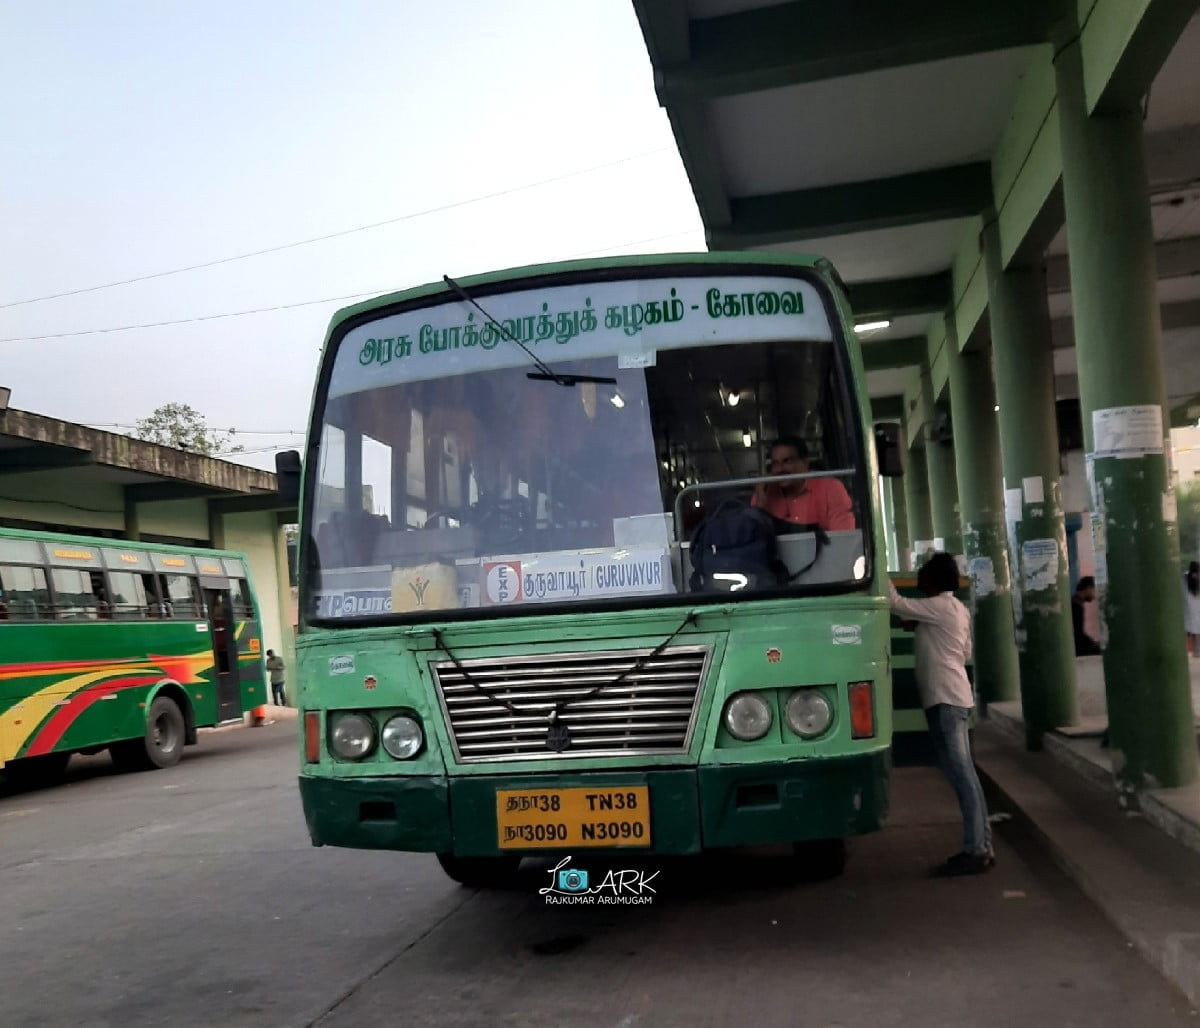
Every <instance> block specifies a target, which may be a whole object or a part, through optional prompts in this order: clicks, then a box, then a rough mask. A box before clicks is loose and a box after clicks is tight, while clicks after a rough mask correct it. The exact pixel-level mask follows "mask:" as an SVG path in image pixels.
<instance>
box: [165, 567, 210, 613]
mask: <svg viewBox="0 0 1200 1028" xmlns="http://www.w3.org/2000/svg"><path fill="white" fill-rule="evenodd" d="M162 578H163V581H164V583H165V584H166V597H167V604H166V605H167V614H166V616H167V617H177V618H188V619H194V618H198V617H203V616H205V614H207V610H206V609H205V607H204V604H203V603H202V602H201V600H200V584H199V583H198V582H197V581H196V580H195V579H194V578H192V577H191V576H190V575H163V576H162Z"/></svg>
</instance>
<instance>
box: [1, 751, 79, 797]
mask: <svg viewBox="0 0 1200 1028" xmlns="http://www.w3.org/2000/svg"><path fill="white" fill-rule="evenodd" d="M70 759H71V754H69V753H46V754H43V755H42V756H40V757H25V758H24V759H23V760H14V761H12V762H10V763H8V764H5V765H4V770H3V772H0V774H3V775H4V777H5V778H6V779H8V784H9V785H11V786H12V787H13V788H14V789H38V788H41V787H42V786H46V785H53V784H54V783H55V782H57V781H58V780H59V779H60V778H62V776H63V772H64V771H66V769H67V762H68V761H69V760H70Z"/></svg>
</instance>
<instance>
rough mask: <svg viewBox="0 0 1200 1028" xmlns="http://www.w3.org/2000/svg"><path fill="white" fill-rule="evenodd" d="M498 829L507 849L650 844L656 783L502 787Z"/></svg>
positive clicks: (625, 846)
mask: <svg viewBox="0 0 1200 1028" xmlns="http://www.w3.org/2000/svg"><path fill="white" fill-rule="evenodd" d="M496 834H497V836H498V839H497V841H498V843H499V846H500V849H502V850H525V849H562V848H566V847H572V848H578V847H586V846H603V847H605V848H614V847H620V848H631V847H646V846H649V845H650V787H649V786H646V785H618V786H612V787H604V788H590V787H585V788H577V789H499V790H497V792H496Z"/></svg>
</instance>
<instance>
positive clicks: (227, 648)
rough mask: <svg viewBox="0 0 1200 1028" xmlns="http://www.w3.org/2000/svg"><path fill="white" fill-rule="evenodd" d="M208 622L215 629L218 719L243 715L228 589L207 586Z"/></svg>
mask: <svg viewBox="0 0 1200 1028" xmlns="http://www.w3.org/2000/svg"><path fill="white" fill-rule="evenodd" d="M204 602H205V604H206V605H207V606H208V624H209V628H210V629H211V631H212V643H213V668H214V670H215V671H216V676H217V720H218V721H232V720H234V719H235V718H239V717H241V716H242V687H241V682H240V680H239V676H238V657H237V640H236V639H235V638H234V626H233V618H232V616H231V609H232V608H231V606H230V603H229V591H228V590H226V589H205V590H204Z"/></svg>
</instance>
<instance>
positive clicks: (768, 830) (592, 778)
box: [300, 750, 890, 856]
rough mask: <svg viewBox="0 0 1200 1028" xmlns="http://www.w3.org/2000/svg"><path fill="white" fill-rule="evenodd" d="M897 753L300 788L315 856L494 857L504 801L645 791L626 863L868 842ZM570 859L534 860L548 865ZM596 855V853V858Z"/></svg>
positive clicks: (333, 781) (319, 783)
mask: <svg viewBox="0 0 1200 1028" xmlns="http://www.w3.org/2000/svg"><path fill="white" fill-rule="evenodd" d="M889 777H890V756H889V751H887V750H881V751H878V752H875V753H868V754H863V755H856V756H851V757H839V758H829V759H824V760H820V761H815V760H810V761H779V762H773V763H765V764H714V765H702V766H700V767H687V768H652V769H641V770H620V771H589V772H586V773H580V772H568V771H562V772H540V773H536V774H533V773H530V774H511V773H508V774H497V775H469V776H462V777H406V778H400V777H375V778H312V777H307V776H303V775H302V776H301V777H300V796H301V800H302V801H303V804H304V816H305V819H306V820H307V822H308V831H309V835H310V836H311V837H312V841H313V844H314V845H316V846H348V847H351V848H355V849H393V850H408V851H418V852H435V853H454V854H456V855H458V856H495V855H497V854H499V853H501V852H513V851H511V850H505V851H502V850H501V849H500V848H499V843H498V831H497V814H496V792H497V790H500V789H505V790H519V789H568V788H572V787H588V788H591V789H604V788H616V787H620V786H634V785H644V786H646V787H647V788H648V789H649V795H650V824H651V844H650V845H649V846H643V847H638V848H635V847H629V848H628V849H627V850H626V851H627V852H629V853H631V854H632V853H636V852H643V853H698V852H700V851H701V850H703V849H709V848H714V847H723V846H755V845H765V844H772V843H783V842H792V841H798V840H803V839H832V838H839V837H842V836H846V835H859V834H862V833H864V832H870V831H874V830H875V829H877V828H881V827H882V826H883V823H884V821H885V820H886V818H887V808H888V781H889ZM569 851H570V850H569V848H568V849H562V848H557V849H549V848H540V849H539V848H530V849H523V850H521V851H520V852H521V853H524V854H531V855H543V856H545V855H550V854H554V853H560V854H561V853H564V852H569ZM593 852H599V850H593Z"/></svg>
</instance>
